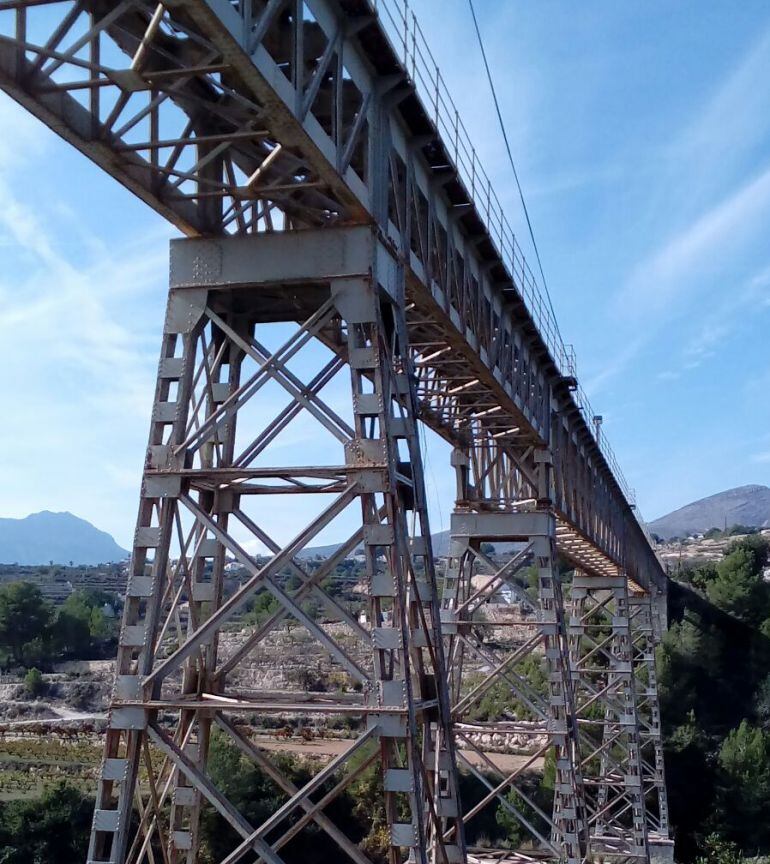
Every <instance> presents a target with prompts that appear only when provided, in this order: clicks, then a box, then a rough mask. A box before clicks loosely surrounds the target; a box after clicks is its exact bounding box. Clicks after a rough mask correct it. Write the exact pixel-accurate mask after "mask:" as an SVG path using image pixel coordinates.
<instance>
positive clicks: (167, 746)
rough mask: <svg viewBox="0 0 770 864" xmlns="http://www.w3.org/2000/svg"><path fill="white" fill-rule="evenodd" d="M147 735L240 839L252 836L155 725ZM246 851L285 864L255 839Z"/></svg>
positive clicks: (191, 763) (214, 789) (231, 809)
mask: <svg viewBox="0 0 770 864" xmlns="http://www.w3.org/2000/svg"><path fill="white" fill-rule="evenodd" d="M147 734H148V735H149V737H150V740H151V741H152V742H153V744H155V746H156V747H157V748H158V749H159V750H160V751H161V752H162V753H165V754H166V756H168V758H169V759H170V760H171V761H172V762H173V763H174V764H175V765H176V767H177V769H178V770H179V771H180V772H181V773H183V774H185V775H186V776H188V777H189V778H191V779H192V780H194V781H195V784H196V788H197V789H199V790H200V792H201V793H202V794H203V795H204V797H205V798H206V799H207V800H208V802H209V804H211V806H212V807H213V808H214V809H215V810H216V811H217V812H218V813H219V814H220V815H221V816H222V817H223V818H224V819H225V821H227V822H228V823H229V824H230V825H231V826H232V828H234V829H235V830H236V831H237V832H238V833H239V834H240V835H241V837H247V838H248V837H252V835H253V834H254V829H253V828H252V827H251V825H250V824H249V823H248V822H247V821H246V819H245V818H244V817H243V816H242V815H241V814H240V813H239V812H238V811H237V810H236V809H235V808H234V807H233V805H232V804H231V803H230V802H229V801H228V800H227V798H225V796H224V795H222V793H221V792H220V791H219V790H218V789H217V788H216V786H215V785H214V784H213V783H212V781H211V780H210V779H209V777H208V776H207V775H206V774H205V773H203V772H202V771H201V770H200V769H199V768H197V767H196V766H195V764H194V763H193V761H192V760H191V759H190V758H189V757H188V756H187V755H185V753H184V751H183V750H181V749H180V748H179V747H177V745H176V744H175V743H174V742H173V741H172V740H171V739H170V738H169V737H168V735H166V733H165V732H164V731H163V730H162V729H161V728H160V727H158V726H157V725H155V724H152V723H151V724H150V725H149V726H148V727H147ZM248 848H250V849H253V850H254V851H255V852H258V853H259V854H260V855H261V856H262V858H264V860H265V861H267V862H268V864H285V862H284V861H283V859H282V858H281V857H280V856H279V855H278V854H277V853H275V852H274V851H273V850H272V849H271V848H270V846H269V845H268V844H267V843H265V842H264V841H263V840H261V839H260V838H259V837H258V836H253V837H252V839H251V841H250V842H249V846H248Z"/></svg>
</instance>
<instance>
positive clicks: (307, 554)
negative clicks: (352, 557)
mask: <svg viewBox="0 0 770 864" xmlns="http://www.w3.org/2000/svg"><path fill="white" fill-rule="evenodd" d="M432 537H433V554H434V556H435V557H436V558H443V557H445V556H446V555H448V554H449V543H450V540H451V535H450V532H449V531H439V532H437V533H436V534H433V535H432ZM493 545H494V547H495V551H496V552H497V553H498V554H501V555H503V554H505V553H507V552H511V551H513V550H514V549H518V548H520V546H521V544H519V543H494V544H493ZM339 548H340V544H339V543H333V544H332V545H331V546H309V547H308V548H307V549H303V550H302V551H301V552H300V553H299V555H298V556H297V557H298V558H305V559H307V558H315V557H316V556H319V557H321V558H328V557H329V556H330V555H333V554H334V553H335V552H336V551H337V550H338V549H339Z"/></svg>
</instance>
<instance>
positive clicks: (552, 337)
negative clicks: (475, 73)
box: [369, 0, 636, 505]
mask: <svg viewBox="0 0 770 864" xmlns="http://www.w3.org/2000/svg"><path fill="white" fill-rule="evenodd" d="M369 2H370V4H371V6H372V9H373V11H374V12H375V13H376V14H377V15H378V16H379V19H380V22H381V24H382V26H383V29H384V31H385V33H386V34H387V36H388V38H389V39H390V41H391V43H392V46H393V48H394V50H395V52H396V54H397V55H398V57H399V59H400V60H401V62H402V63H403V65H404V69H405V70H406V72H407V74H408V75H409V76H410V77H411V79H412V83H413V84H414V86H415V89H416V91H417V95H418V98H419V99H420V101H421V102H422V104H423V108H424V109H425V110H426V112H427V113H428V115H429V116H430V117H431V119H432V120H433V124H434V126H435V128H436V131H437V132H438V133H439V135H440V137H441V140H442V142H443V144H444V147H445V148H446V150H447V153H448V156H449V158H450V160H451V161H452V162H453V167H454V168H455V170H456V171H457V174H458V176H459V178H460V180H461V181H462V182H463V184H464V185H465V187H466V191H467V192H468V193H469V195H470V198H471V200H472V201H473V203H474V204H475V206H476V209H477V210H478V212H479V214H480V216H481V218H482V219H483V220H484V222H485V224H486V227H487V230H488V232H489V235H490V237H491V238H492V241H493V242H494V243H495V245H496V247H497V251H498V253H499V254H500V258H501V259H502V261H503V263H504V264H505V265H506V267H507V268H508V270H509V272H510V274H511V276H512V277H513V281H514V283H515V285H516V288H517V289H518V291H519V293H520V294H521V297H522V300H523V301H524V303H525V304H526V306H527V310H528V311H529V314H530V316H531V317H532V320H533V321H534V322H535V324H536V325H537V327H538V330H539V331H540V335H541V336H542V338H543V340H544V341H545V343H546V345H547V347H548V350H549V351H550V353H551V357H552V358H553V360H554V362H555V363H556V365H557V366H558V368H559V369H560V371H561V373H562V374H563V375H566V376H569V377H576V367H575V354H574V351H573V350H572V346H568V345H565V344H564V342H563V341H562V338H561V333H560V332H559V327H558V325H557V323H556V319H555V317H554V315H553V313H552V311H551V306H550V303H548V302H546V301H545V299H544V297H543V292H542V291H541V289H540V286H539V285H538V282H537V279H536V278H535V275H534V274H533V273H532V270H531V269H530V267H529V265H528V264H527V261H526V258H525V256H524V253H523V252H522V250H521V247H520V246H519V243H518V241H517V240H516V235H515V233H514V231H513V229H512V228H511V225H510V223H509V222H508V219H507V218H506V216H505V212H504V210H503V206H502V204H501V203H500V199H499V198H498V197H497V194H496V193H495V191H494V189H493V188H492V181H491V180H490V179H489V175H488V174H487V173H486V171H485V170H484V168H483V166H482V165H481V163H480V161H479V158H478V155H477V153H476V148H475V147H474V146H473V143H472V142H471V139H470V135H469V134H468V130H467V129H466V128H465V125H464V124H463V122H462V120H461V119H460V112H459V111H458V109H457V106H456V105H455V103H454V101H453V99H452V97H451V96H450V94H449V91H448V89H447V87H446V84H445V83H444V80H443V78H442V77H441V70H440V69H439V66H438V64H437V63H436V61H435V59H434V57H433V54H432V53H431V50H430V48H429V46H428V43H427V40H426V39H425V36H424V34H423V32H422V30H421V28H420V25H419V23H418V21H417V17H416V16H415V14H414V13H413V12H412V11H411V9H410V7H409V0H369ZM575 400H576V402H577V404H578V406H579V408H580V409H581V410H582V411H583V413H584V419H585V421H586V425H587V426H588V428H589V430H590V431H591V434H592V435H594V438H595V439H596V442H597V444H598V446H599V447H600V449H601V452H602V454H603V455H604V458H605V460H606V461H607V464H608V466H609V468H610V470H611V471H612V473H613V475H614V477H615V479H616V481H617V483H618V485H619V486H620V489H621V490H622V492H623V494H624V495H625V497H626V500H627V501H628V502H629V503H630V504H632V505H635V503H636V500H635V493H634V491H633V490H632V489H631V487H630V486H629V485H628V482H627V481H626V479H625V477H624V476H623V472H622V471H621V470H620V466H619V465H618V461H617V458H616V457H615V454H614V452H613V450H612V448H611V447H610V445H609V443H608V442H607V439H606V436H604V435H599V436H597V435H596V434H595V431H594V429H593V418H594V417H595V414H594V412H593V409H592V408H591V403H590V402H589V401H588V397H587V396H586V394H585V392H584V391H583V388H582V387H580V386H578V388H577V390H576V391H575Z"/></svg>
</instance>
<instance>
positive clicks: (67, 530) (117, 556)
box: [0, 510, 128, 565]
mask: <svg viewBox="0 0 770 864" xmlns="http://www.w3.org/2000/svg"><path fill="white" fill-rule="evenodd" d="M127 556H128V552H126V550H125V549H121V548H120V546H118V544H117V543H116V542H115V541H114V540H113V539H112V537H111V536H110V535H109V534H107V533H106V532H105V531H100V530H99V529H98V528H95V527H94V526H93V525H92V524H91V523H90V522H86V521H85V519H79V518H78V517H77V516H73V515H72V513H51V512H49V511H48V510H44V511H43V512H42V513H32V514H31V515H30V516H26V517H25V518H24V519H0V564H24V565H35V564H48V563H49V561H53V562H54V564H69V562H70V561H72V562H73V563H74V564H106V563H108V562H111V561H122V560H123V559H124V558H126V557H127Z"/></svg>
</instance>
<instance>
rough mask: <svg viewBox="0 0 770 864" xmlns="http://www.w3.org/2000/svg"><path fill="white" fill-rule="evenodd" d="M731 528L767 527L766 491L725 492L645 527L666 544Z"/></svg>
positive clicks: (768, 501)
mask: <svg viewBox="0 0 770 864" xmlns="http://www.w3.org/2000/svg"><path fill="white" fill-rule="evenodd" d="M733 525H746V526H748V527H749V528H764V527H766V526H770V488H768V487H767V486H739V487H738V488H737V489H728V490H727V491H726V492H719V493H717V494H716V495H710V496H709V497H708V498H702V499H701V500H700V501H693V503H692V504H687V505H686V506H685V507H681V508H680V509H679V510H674V512H673V513H669V514H668V515H666V516H661V517H660V519H656V520H655V521H654V522H650V523H649V524H648V526H647V527H648V528H649V529H650V531H652V532H653V533H655V534H658V535H659V536H661V537H663V538H664V539H665V540H668V539H670V538H671V537H687V536H689V535H691V534H702V533H705V532H706V531H708V530H709V529H710V528H722V529H723V528H725V527H727V528H731V527H732V526H733Z"/></svg>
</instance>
